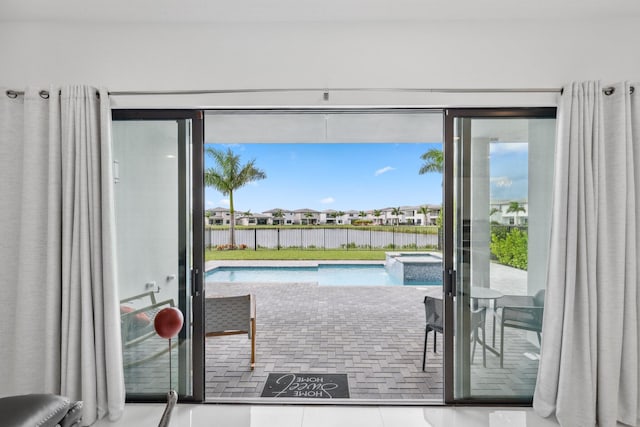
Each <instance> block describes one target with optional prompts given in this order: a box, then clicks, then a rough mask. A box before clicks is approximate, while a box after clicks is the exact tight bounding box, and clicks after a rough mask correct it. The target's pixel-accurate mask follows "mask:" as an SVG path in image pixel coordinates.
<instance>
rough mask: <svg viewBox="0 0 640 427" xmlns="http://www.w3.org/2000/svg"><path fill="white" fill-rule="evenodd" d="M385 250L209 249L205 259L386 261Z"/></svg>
mask: <svg viewBox="0 0 640 427" xmlns="http://www.w3.org/2000/svg"><path fill="white" fill-rule="evenodd" d="M385 252H388V251H385V250H362V251H359V250H355V249H352V250H339V249H331V250H313V249H304V250H300V249H281V250H275V249H260V250H257V251H254V250H251V249H244V250H235V251H218V250H215V249H207V250H206V251H205V259H206V260H207V261H212V260H254V259H267V260H269V259H271V260H374V261H378V260H379V261H384V259H385Z"/></svg>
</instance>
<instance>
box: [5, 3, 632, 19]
mask: <svg viewBox="0 0 640 427" xmlns="http://www.w3.org/2000/svg"><path fill="white" fill-rule="evenodd" d="M626 17H632V18H638V17H640V1H638V0H534V1H525V0H0V21H5V22H6V21H53V22H150V23H169V22H177V23H208V22H211V23H218V22H292V21H297V22H300V21H303V22H312V21H318V22H343V21H364V22H367V21H369V22H376V21H429V20H453V19H455V20H491V19H536V20H538V19H543V20H549V19H554V20H555V19H558V20H575V19H608V18H626Z"/></svg>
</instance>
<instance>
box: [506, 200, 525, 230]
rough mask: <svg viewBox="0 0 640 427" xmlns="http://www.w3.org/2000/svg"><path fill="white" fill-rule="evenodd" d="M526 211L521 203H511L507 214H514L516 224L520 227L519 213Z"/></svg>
mask: <svg viewBox="0 0 640 427" xmlns="http://www.w3.org/2000/svg"><path fill="white" fill-rule="evenodd" d="M525 211H526V209H525V208H524V206H522V205H521V204H520V203H519V202H510V203H509V207H508V208H507V213H514V214H515V215H514V220H513V222H514V224H515V225H518V212H525Z"/></svg>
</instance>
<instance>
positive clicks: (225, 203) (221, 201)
mask: <svg viewBox="0 0 640 427" xmlns="http://www.w3.org/2000/svg"><path fill="white" fill-rule="evenodd" d="M218 203H220V204H221V205H225V206H229V205H230V204H231V202H229V199H220V201H218Z"/></svg>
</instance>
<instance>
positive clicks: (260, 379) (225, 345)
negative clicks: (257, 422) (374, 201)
mask: <svg viewBox="0 0 640 427" xmlns="http://www.w3.org/2000/svg"><path fill="white" fill-rule="evenodd" d="M501 267H502V266H500V267H497V268H498V270H500V268H501ZM509 270H512V269H509ZM499 273H501V271H497V272H496V274H499ZM502 273H503V276H502V279H501V280H496V283H497V284H500V283H501V281H502V287H503V291H504V292H505V293H511V294H518V293H523V290H522V289H516V288H518V287H519V285H518V284H519V283H520V284H521V283H522V280H521V278H522V277H519V278H518V279H517V280H514V277H511V278H509V277H505V275H507V276H508V275H509V274H511V275H513V274H515V275H518V274H520V276H521V273H524V278H525V279H526V272H519V271H516V272H515V273H514V272H511V271H508V270H506V271H504V272H502ZM524 283H526V282H524ZM509 287H511V289H509ZM520 287H521V286H520ZM205 288H206V289H205V295H241V294H247V293H252V294H254V295H255V297H256V303H257V334H256V337H257V363H256V368H255V370H254V371H253V372H252V371H250V370H249V355H250V347H249V340H248V338H247V337H246V336H227V337H212V338H208V339H207V342H206V374H205V375H206V377H205V379H206V396H207V398H209V399H211V398H256V397H259V396H260V394H261V392H262V388H263V387H264V383H265V381H266V379H267V376H268V374H269V373H272V372H283V373H345V374H347V375H348V377H349V387H350V392H351V398H352V399H385V400H392V399H436V400H441V399H442V391H443V379H442V378H443V376H442V343H441V336H440V335H439V334H438V340H439V342H438V352H437V353H433V351H432V349H433V344H432V341H431V339H432V338H431V337H432V336H433V334H431V335H430V339H429V346H428V349H427V369H426V372H423V371H422V352H423V347H422V346H423V342H424V341H423V340H424V321H425V320H424V319H425V315H424V305H423V303H422V301H423V299H424V296H425V295H427V294H434V295H438V294H440V293H441V290H440V288H439V287H419V286H415V287H414V286H318V285H317V284H314V283H280V284H274V283H263V284H259V283H258V284H257V283H214V282H207V283H206V286H205ZM504 288H507V289H504ZM491 322H492V316H491V315H488V316H487V326H486V330H487V333H488V335H489V338H490V337H491V332H490V331H491ZM505 341H506V342H507V352H506V353H505V362H504V363H505V368H504V369H501V368H500V365H499V359H498V357H496V356H495V355H493V354H491V353H489V352H487V368H483V367H482V359H481V354H482V353H481V351H480V347H478V349H477V350H476V354H475V363H474V365H473V366H472V370H471V378H472V393H473V394H480V395H486V394H495V395H513V394H517V395H530V394H531V393H532V392H533V386H534V385H535V378H536V372H537V361H535V360H531V359H530V358H528V357H526V356H525V353H527V352H528V353H535V352H536V351H537V350H536V348H535V347H534V346H533V345H531V344H529V343H528V341H527V340H526V339H525V335H524V333H523V332H522V331H515V330H511V329H508V330H507V331H506V339H505Z"/></svg>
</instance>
